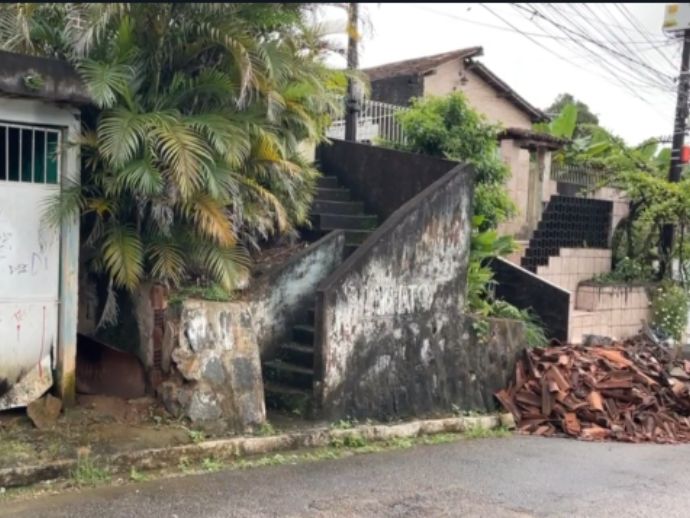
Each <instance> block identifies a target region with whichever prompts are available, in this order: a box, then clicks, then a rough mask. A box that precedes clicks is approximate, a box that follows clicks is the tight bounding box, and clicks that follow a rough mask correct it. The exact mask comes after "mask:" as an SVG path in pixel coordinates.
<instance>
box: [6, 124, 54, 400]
mask: <svg viewBox="0 0 690 518" xmlns="http://www.w3.org/2000/svg"><path fill="white" fill-rule="evenodd" d="M59 147H60V132H59V131H58V130H56V129H51V128H44V127H36V126H20V125H14V124H3V123H2V122H0V410H2V409H5V408H12V407H17V406H24V405H26V404H28V403H30V402H31V401H33V400H34V399H36V398H37V397H38V396H40V395H41V394H42V393H43V392H45V391H46V390H47V389H48V388H49V387H50V386H51V385H52V368H53V361H54V358H55V348H56V346H57V336H58V334H57V331H58V318H57V315H58V298H59V281H60V279H59V271H60V270H59V259H60V239H59V237H60V236H59V231H58V230H57V229H55V228H52V227H50V226H46V225H44V224H42V221H41V216H42V213H43V208H44V206H45V203H46V202H47V201H48V200H50V199H51V198H54V197H55V196H56V195H57V194H58V193H59V183H60V157H59V153H58V150H59Z"/></svg>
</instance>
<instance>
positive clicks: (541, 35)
mask: <svg viewBox="0 0 690 518" xmlns="http://www.w3.org/2000/svg"><path fill="white" fill-rule="evenodd" d="M410 5H411V7H413V8H415V9H418V10H420V11H426V12H428V13H432V14H436V15H439V16H444V17H447V18H452V19H453V20H457V21H461V22H465V23H470V24H472V25H479V26H480V27H489V28H491V29H496V30H499V31H504V32H512V33H516V34H522V35H529V36H532V37H535V38H546V39H551V40H567V39H568V38H566V37H563V36H554V35H552V34H545V33H539V32H529V31H522V30H518V29H513V28H510V27H502V26H500V25H494V24H492V23H486V22H480V21H478V20H471V19H469V18H463V17H461V16H457V15H455V14H452V13H448V12H445V11H439V10H437V9H433V8H431V7H428V6H426V5H419V4H410ZM627 43H628V44H631V45H642V46H643V47H642V48H647V47H648V46H649V45H661V46H670V45H673V44H675V42H674V41H673V40H672V39H668V38H666V39H661V40H658V41H657V42H654V41H652V42H649V41H641V40H636V41H629V42H627Z"/></svg>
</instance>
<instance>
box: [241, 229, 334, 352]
mask: <svg viewBox="0 0 690 518" xmlns="http://www.w3.org/2000/svg"><path fill="white" fill-rule="evenodd" d="M344 249H345V235H344V234H343V232H342V231H335V232H331V233H329V234H328V235H326V236H325V237H323V238H322V239H320V240H319V241H317V242H315V243H313V244H312V245H310V246H309V247H307V248H305V249H304V250H302V251H301V252H299V253H298V254H295V255H294V256H293V257H291V258H290V259H288V260H287V261H286V262H285V263H283V264H281V265H278V266H277V267H275V268H274V269H272V270H270V271H268V272H267V273H265V274H264V275H263V276H262V277H261V278H260V280H259V281H258V282H257V283H256V284H255V285H254V286H252V288H251V290H250V291H249V292H248V294H247V295H248V302H249V305H250V308H251V313H252V319H253V321H254V330H255V333H256V341H257V343H258V344H259V350H260V351H261V356H262V358H272V357H273V356H274V355H275V353H276V351H277V349H278V347H279V346H280V343H281V340H289V339H290V334H291V333H292V327H293V326H294V325H295V324H296V323H298V322H299V321H304V320H305V319H306V313H307V311H308V310H309V309H310V308H312V307H314V293H315V292H316V287H317V286H318V285H319V283H320V282H321V281H322V280H324V279H325V278H326V277H328V276H329V275H330V274H331V273H332V272H333V271H334V270H335V269H336V268H337V267H338V266H339V265H340V264H341V263H342V262H343V251H344Z"/></svg>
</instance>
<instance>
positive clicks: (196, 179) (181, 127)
mask: <svg viewBox="0 0 690 518" xmlns="http://www.w3.org/2000/svg"><path fill="white" fill-rule="evenodd" d="M151 133H152V135H153V136H154V137H155V139H156V147H157V150H158V152H159V155H160V157H161V159H162V160H163V161H164V163H165V170H164V171H163V172H164V173H167V174H168V175H169V176H170V177H171V178H172V179H173V180H174V182H175V184H176V185H177V187H178V188H179V190H180V194H181V195H182V197H183V198H184V199H189V198H191V197H192V196H193V195H194V194H195V192H197V191H198V190H199V188H200V187H201V182H202V178H203V169H204V168H206V167H208V164H209V163H211V162H212V161H213V155H212V152H211V150H210V149H209V147H208V146H207V144H206V142H205V140H204V139H203V138H202V137H201V136H200V135H199V133H197V132H195V131H194V130H193V129H191V128H190V127H188V126H186V125H185V124H184V123H182V122H180V121H176V122H174V123H166V124H159V125H157V126H156V127H153V128H151Z"/></svg>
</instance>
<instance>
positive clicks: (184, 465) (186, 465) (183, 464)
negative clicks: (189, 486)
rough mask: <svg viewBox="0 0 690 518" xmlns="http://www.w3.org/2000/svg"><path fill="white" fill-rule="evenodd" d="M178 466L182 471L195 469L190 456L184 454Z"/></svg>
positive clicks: (186, 471) (188, 471) (187, 471)
mask: <svg viewBox="0 0 690 518" xmlns="http://www.w3.org/2000/svg"><path fill="white" fill-rule="evenodd" d="M177 468H178V469H179V470H180V471H181V472H182V473H191V472H192V471H194V470H193V469H192V464H191V462H189V457H186V456H184V455H183V456H182V457H180V460H178V461H177Z"/></svg>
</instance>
